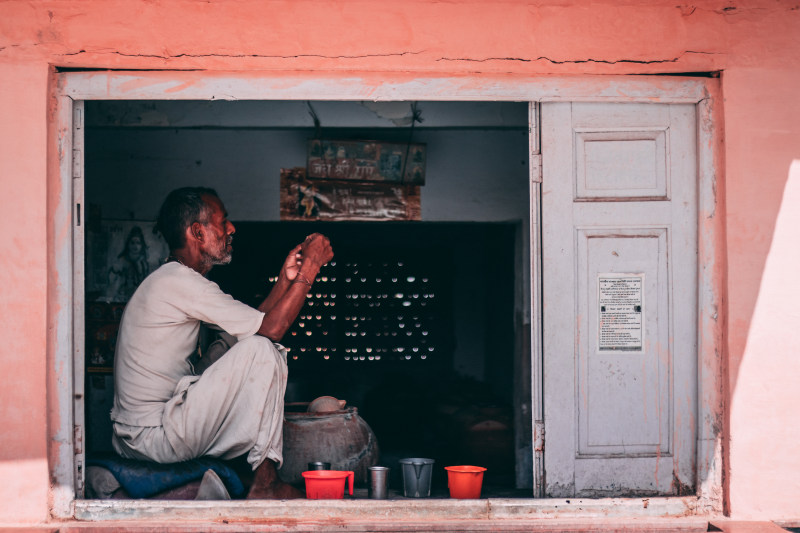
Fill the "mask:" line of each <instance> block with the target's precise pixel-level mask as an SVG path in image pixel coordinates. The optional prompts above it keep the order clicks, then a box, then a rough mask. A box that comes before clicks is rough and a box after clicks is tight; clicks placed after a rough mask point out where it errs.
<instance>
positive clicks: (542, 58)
mask: <svg viewBox="0 0 800 533" xmlns="http://www.w3.org/2000/svg"><path fill="white" fill-rule="evenodd" d="M687 54H704V55H717V53H716V52H698V51H695V50H686V51H684V52H683V53H682V54H681V55H679V56H678V57H673V58H669V59H616V60H611V59H594V58H591V57H590V58H587V59H565V60H563V61H558V60H556V59H551V58H549V57H546V56H539V57H537V58H535V59H526V58H521V57H486V58H483V59H474V58H467V57H440V58H439V59H437V60H436V61H465V62H473V63H485V62H487V61H518V62H523V63H530V62H532V61H547V62H549V63H553V64H554V65H564V64H576V63H603V64H606V65H616V64H617V63H634V64H639V65H651V64H658V63H676V62H678V61H680V60H681V59H682V58H683V57H684V56H685V55H687Z"/></svg>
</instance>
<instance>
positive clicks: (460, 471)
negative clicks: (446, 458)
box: [444, 465, 486, 500]
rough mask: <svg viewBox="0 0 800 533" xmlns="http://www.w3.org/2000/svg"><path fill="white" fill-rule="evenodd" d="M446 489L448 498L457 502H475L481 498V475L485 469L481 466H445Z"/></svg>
mask: <svg viewBox="0 0 800 533" xmlns="http://www.w3.org/2000/svg"><path fill="white" fill-rule="evenodd" d="M444 469H445V470H447V487H448V488H449V489H450V497H451V498H455V499H459V500H475V499H478V498H480V497H481V487H482V486H483V473H484V472H486V469H485V468H484V467H482V466H470V465H459V466H446V467H444Z"/></svg>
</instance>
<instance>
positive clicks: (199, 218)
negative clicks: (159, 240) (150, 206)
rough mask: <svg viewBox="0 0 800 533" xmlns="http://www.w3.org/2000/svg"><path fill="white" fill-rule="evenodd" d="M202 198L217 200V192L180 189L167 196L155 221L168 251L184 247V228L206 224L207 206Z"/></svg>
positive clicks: (187, 188)
mask: <svg viewBox="0 0 800 533" xmlns="http://www.w3.org/2000/svg"><path fill="white" fill-rule="evenodd" d="M204 196H215V197H217V198H219V195H218V194H217V191H215V190H214V189H210V188H208V187H182V188H180V189H175V190H174V191H172V192H171V193H169V194H168V195H167V198H166V199H165V200H164V203H163V204H162V205H161V209H160V210H159V212H158V219H157V220H156V228H155V229H156V230H158V231H159V232H161V235H163V236H164V240H166V241H167V245H169V249H170V250H178V249H180V248H183V247H184V246H185V245H186V228H188V227H189V226H191V225H192V224H194V223H195V222H200V223H201V224H206V223H208V217H209V215H210V213H209V206H208V204H206V202H205V200H204V199H203V197H204Z"/></svg>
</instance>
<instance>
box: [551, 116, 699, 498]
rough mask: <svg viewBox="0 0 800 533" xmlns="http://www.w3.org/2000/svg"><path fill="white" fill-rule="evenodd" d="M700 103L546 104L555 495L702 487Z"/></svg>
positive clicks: (647, 492)
mask: <svg viewBox="0 0 800 533" xmlns="http://www.w3.org/2000/svg"><path fill="white" fill-rule="evenodd" d="M695 149H696V148H695V110H694V106H693V105H684V104H680V105H667V104H602V103H600V104H598V103H553V104H543V105H542V157H543V183H542V191H543V193H542V218H543V233H542V246H543V274H542V281H543V299H544V300H543V301H544V309H543V322H544V324H543V328H544V334H543V338H544V345H543V349H544V408H545V414H544V417H545V435H546V442H545V459H544V461H545V485H546V489H545V490H546V493H547V494H548V495H549V496H557V497H567V496H622V495H669V494H683V493H685V492H687V490H691V487H692V486H693V485H694V466H693V458H694V441H695V409H696V403H697V399H696V392H695V391H696V368H695V361H696V344H697V341H696V337H697V335H696V275H697V274H696V270H697V244H696V234H697V221H696V211H697V208H696V205H697V200H696V163H695V159H696V156H695Z"/></svg>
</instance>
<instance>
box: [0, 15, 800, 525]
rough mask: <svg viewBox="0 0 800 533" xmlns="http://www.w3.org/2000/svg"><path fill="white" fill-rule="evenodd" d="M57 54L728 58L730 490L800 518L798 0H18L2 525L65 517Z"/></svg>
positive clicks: (325, 63) (378, 65) (0, 33)
mask: <svg viewBox="0 0 800 533" xmlns="http://www.w3.org/2000/svg"><path fill="white" fill-rule="evenodd" d="M51 66H62V67H91V68H115V69H201V70H267V71H269V70H276V71H277V70H279V71H282V72H306V73H308V72H313V71H318V70H323V71H327V72H329V73H330V72H341V73H342V76H346V75H347V73H349V72H351V71H360V72H381V73H382V74H381V77H383V78H385V79H391V78H392V76H403V77H404V78H407V77H409V76H414V75H415V74H428V75H429V74H431V73H436V74H439V75H442V74H445V75H446V74H448V73H452V74H459V75H464V74H466V75H474V76H480V75H481V74H484V73H494V74H497V73H508V74H510V75H515V74H525V75H531V74H642V73H667V72H670V73H679V72H689V71H711V70H722V71H723V72H724V73H723V77H722V90H723V94H724V97H725V102H724V110H723V111H724V134H725V138H726V143H725V152H724V154H723V155H724V167H725V171H726V176H725V180H726V182H725V189H724V190H725V197H724V198H721V200H722V201H724V202H725V203H726V208H727V228H726V229H727V235H728V243H727V246H728V257H727V262H728V265H729V278H728V279H729V286H728V288H727V303H728V313H729V315H728V322H729V324H730V330H729V332H728V340H729V350H728V353H727V357H728V364H729V367H730V376H729V382H728V385H729V386H728V389H729V394H730V398H729V399H728V402H727V403H728V405H729V407H730V410H729V413H728V418H727V419H726V422H729V426H728V433H729V435H730V442H729V443H728V444H729V445H728V446H726V456H725V457H726V461H727V470H726V476H725V482H726V488H727V492H726V494H727V496H726V503H727V505H728V506H729V509H730V511H731V512H732V514H733V515H734V516H736V517H741V518H749V517H760V518H766V519H775V518H800V507H798V505H797V503H796V502H798V501H800V485H798V481H797V480H798V478H800V464H798V459H797V453H796V450H797V449H798V444H797V443H798V442H799V441H800V440H799V439H798V437H800V435H798V429H797V428H798V424H797V420H796V419H797V417H796V415H795V414H794V413H795V411H796V406H797V405H798V401H797V400H798V398H797V393H796V392H795V391H798V390H800V387H797V376H798V373H797V370H798V367H797V362H796V361H797V360H798V353H797V347H796V346H797V342H796V341H797V337H796V335H797V333H796V331H797V329H798V328H797V322H798V321H797V320H796V319H797V311H796V309H797V301H800V288H799V287H798V285H797V282H796V281H795V280H793V279H792V275H791V274H792V271H791V270H787V269H786V265H787V264H788V262H789V261H792V260H794V261H795V264H796V259H797V258H796V257H794V258H792V257H789V256H788V252H786V249H787V248H789V247H790V245H791V244H792V242H797V239H796V237H795V238H794V241H792V238H791V237H786V236H785V234H784V233H783V228H784V227H785V226H786V225H789V226H790V225H791V224H794V225H795V226H797V223H798V221H797V220H794V221H789V222H784V219H785V218H787V217H789V216H790V215H789V214H787V213H790V212H791V211H792V209H791V208H789V207H785V202H787V201H789V200H788V198H790V197H791V198H793V200H791V201H793V202H794V205H797V202H798V201H799V200H798V199H797V197H796V194H795V193H793V192H792V193H791V195H790V192H791V191H793V190H794V189H792V188H791V187H790V188H787V178H788V175H789V166H790V163H791V161H792V160H793V159H796V158H800V105H798V98H797V94H798V87H800V2H799V1H798V0H704V1H700V2H694V3H690V4H679V3H676V2H667V1H665V0H623V1H611V0H606V1H603V0H598V1H595V2H591V3H586V2H581V1H578V0H545V1H538V0H537V1H535V2H534V1H531V2H523V1H507V2H495V1H489V0H483V1H472V2H468V1H463V2H461V1H454V2H439V1H429V0H384V1H374V2H368V1H357V0H340V1H329V2H323V1H316V0H308V1H302V0H297V1H289V0H282V1H278V0H275V1H264V0H241V1H237V2H229V1H222V0H220V1H213V0H212V1H209V2H195V1H190V0H171V1H168V0H161V1H159V0H138V1H137V0H107V1H103V2H96V1H90V0H73V1H70V2H64V1H61V0H58V1H56V0H52V1H35V0H34V1H32V0H28V1H21V0H6V1H4V2H0V190H2V194H3V195H2V197H3V207H4V209H3V213H4V216H5V221H6V224H5V229H6V231H5V235H6V236H5V238H4V241H3V242H4V243H5V244H6V250H5V252H6V253H4V254H2V256H1V257H2V258H0V265H2V268H0V284H2V285H0V286H2V292H1V293H0V321H1V323H2V324H3V325H4V330H5V331H6V333H7V335H6V338H5V340H4V343H3V350H2V353H3V357H2V359H0V375H2V376H3V380H4V385H3V387H2V388H1V389H0V390H1V391H2V392H0V400H2V402H1V403H0V405H2V407H0V427H2V428H3V429H2V432H0V479H2V481H3V482H2V483H0V524H1V523H4V522H5V523H8V522H39V521H43V520H46V519H47V514H48V513H47V509H48V496H47V491H48V489H49V483H48V481H47V467H46V465H47V457H48V455H47V453H48V440H47V439H48V437H47V435H48V431H47V421H48V418H47V415H48V413H47V405H48V404H47V396H46V392H45V390H46V387H45V383H46V382H47V383H53V382H54V376H53V374H54V373H55V371H56V369H52V368H51V369H50V371H51V374H50V375H48V374H47V372H48V368H47V363H46V353H50V354H51V355H52V345H53V333H52V332H50V331H48V329H47V327H48V318H49V317H52V313H53V312H54V309H52V307H48V290H49V291H51V293H52V283H54V282H55V281H56V280H55V278H54V277H53V276H51V277H50V278H48V275H47V266H48V253H50V254H52V245H53V242H52V241H50V243H49V245H50V247H49V248H48V241H47V230H48V228H47V222H46V220H47V218H46V217H47V215H48V211H47V209H48V202H47V198H48V194H49V195H51V196H52V194H54V193H53V191H52V190H51V191H48V187H47V184H48V181H47V165H46V163H47V157H48V155H50V157H51V158H52V156H53V154H52V152H51V153H50V154H48V150H49V149H50V150H52V148H53V147H48V138H47V127H48V124H49V123H50V124H51V122H48V120H49V118H50V117H49V116H48V90H49V89H48V83H47V80H48V73H49V69H50V68H51ZM51 161H52V159H51ZM782 202H784V203H783V204H782ZM782 206H783V207H782ZM50 214H51V215H52V213H50ZM9 252H10V253H9ZM784 252H786V253H784ZM50 258H51V259H52V257H50ZM776 265H777V266H776ZM792 319H794V322H792ZM793 324H794V327H792V325H793ZM47 350H49V352H47ZM51 388H52V386H51ZM50 416H51V421H52V420H53V419H52V417H54V416H56V415H54V414H53V413H50Z"/></svg>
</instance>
